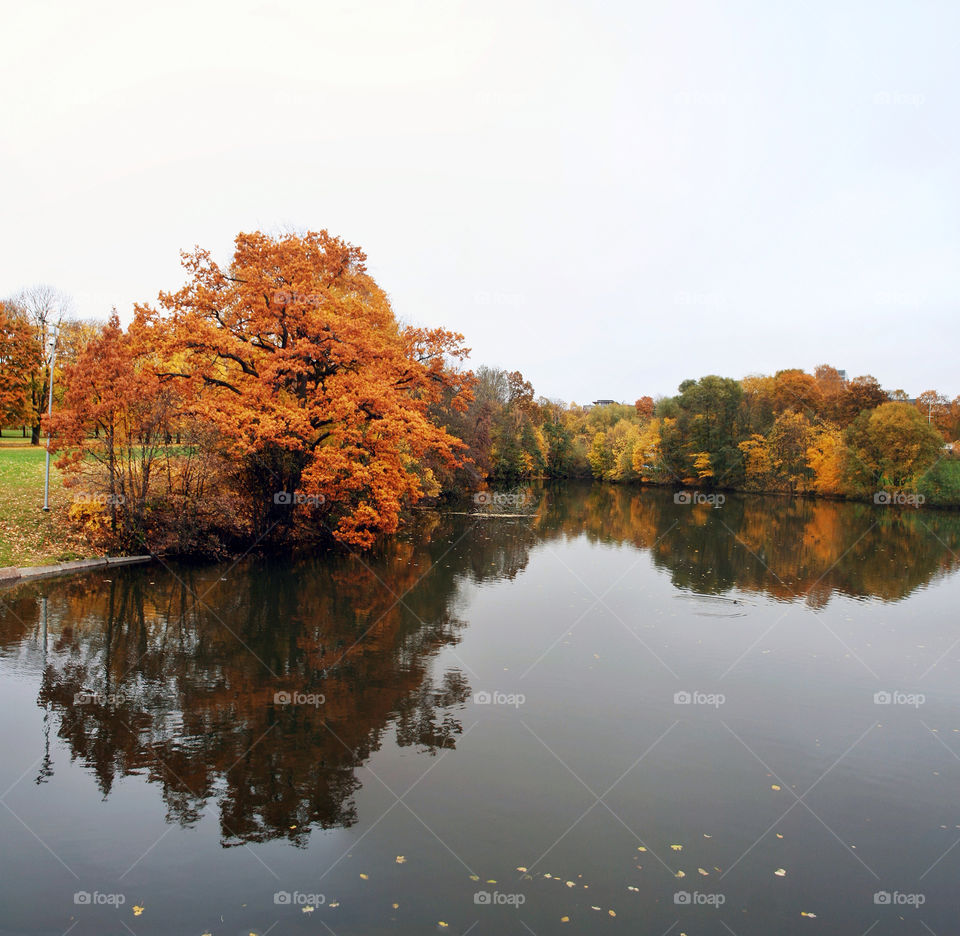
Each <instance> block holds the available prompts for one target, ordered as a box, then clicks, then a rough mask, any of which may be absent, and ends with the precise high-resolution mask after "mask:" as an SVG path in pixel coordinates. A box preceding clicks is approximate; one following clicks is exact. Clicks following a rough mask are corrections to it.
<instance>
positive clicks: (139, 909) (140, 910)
mask: <svg viewBox="0 0 960 936" xmlns="http://www.w3.org/2000/svg"><path fill="white" fill-rule="evenodd" d="M141 913H143V907H141V906H140V904H134V907H133V915H134V916H140V914H141Z"/></svg>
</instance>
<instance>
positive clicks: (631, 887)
mask: <svg viewBox="0 0 960 936" xmlns="http://www.w3.org/2000/svg"><path fill="white" fill-rule="evenodd" d="M627 890H628V891H635V892H636V893H638V894H639V893H640V888H639V887H634V886H633V885H632V884H628V885H627Z"/></svg>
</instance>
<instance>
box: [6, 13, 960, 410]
mask: <svg viewBox="0 0 960 936" xmlns="http://www.w3.org/2000/svg"><path fill="white" fill-rule="evenodd" d="M3 7H4V11H3V28H2V32H0V87H2V92H0V94H2V97H0V102H2V103H0V179H2V189H3V191H2V205H3V222H4V223H3V224H2V225H0V295H5V294H8V293H10V292H13V291H15V290H16V289H18V288H19V287H21V286H26V285H29V284H32V283H35V282H38V281H43V282H49V283H51V284H52V285H54V286H56V287H58V288H59V289H61V290H63V291H65V292H67V293H70V294H72V295H73V297H74V299H75V301H76V306H77V309H78V311H79V312H80V314H82V315H85V316H105V315H106V314H107V313H108V311H109V309H110V307H111V306H113V305H116V306H117V308H118V309H119V310H120V312H121V315H122V316H124V317H125V318H129V314H130V309H131V305H132V303H133V302H134V301H144V300H150V301H152V300H153V299H154V298H155V297H156V294H157V292H158V291H159V290H160V289H167V288H175V287H177V286H178V285H180V284H181V283H182V282H183V278H184V277H183V274H182V272H181V270H180V267H179V255H178V251H179V250H180V248H189V247H192V246H193V245H194V244H200V245H202V246H204V247H207V248H209V249H210V250H211V251H212V252H213V253H214V255H215V256H217V257H218V258H220V259H222V260H223V259H226V258H227V257H228V256H229V254H230V250H231V246H232V240H233V237H234V235H235V234H236V233H237V232H238V231H241V230H253V229H257V228H260V229H263V230H272V229H277V228H278V227H291V226H292V227H297V228H314V229H319V228H322V227H325V228H327V229H328V230H330V231H331V232H332V233H336V234H340V235H342V236H344V237H345V238H347V239H348V240H350V241H352V242H354V243H357V244H360V245H361V246H363V247H364V248H365V250H366V251H367V253H368V255H369V258H370V267H371V270H372V272H373V273H374V275H375V276H376V277H377V279H378V280H379V282H380V283H381V285H382V286H384V288H385V289H387V291H388V292H389V293H390V295H391V297H392V300H393V303H394V308H395V310H396V312H397V314H398V315H399V316H401V317H402V318H404V319H405V320H408V321H415V322H419V323H424V324H431V325H432V324H443V325H445V326H447V327H450V328H454V329H456V330H459V331H462V332H464V333H465V335H466V336H467V340H468V344H469V345H470V346H471V347H472V348H473V349H474V350H473V356H472V360H473V363H474V364H475V365H476V364H481V363H486V364H491V365H497V366H504V367H508V368H510V369H519V370H522V371H523V372H524V374H525V376H527V377H528V378H529V379H530V380H532V381H533V383H534V386H535V387H536V389H537V391H538V392H539V393H542V394H544V395H547V396H551V397H560V398H563V399H566V400H577V401H578V402H583V401H587V400H591V399H594V398H596V397H613V398H617V399H624V400H628V401H632V400H633V399H635V398H636V397H637V396H640V395H642V394H644V393H650V394H652V395H656V394H658V393H672V392H673V391H674V390H675V389H676V385H677V383H678V382H679V381H680V380H682V379H684V378H685V377H698V376H702V375H704V374H708V373H719V374H722V375H725V376H732V377H740V376H743V375H744V374H747V373H755V372H772V371H774V370H776V369H778V368H781V367H789V366H799V367H805V368H807V369H808V370H810V369H812V368H813V367H814V366H815V365H817V364H819V363H823V362H829V363H832V364H835V365H836V366H838V367H845V368H846V369H847V371H848V373H849V374H850V375H851V376H853V375H856V374H861V373H867V372H870V373H873V374H874V375H875V376H876V377H877V378H878V379H879V380H880V381H881V382H882V383H883V385H884V386H886V387H888V388H891V389H892V388H895V387H902V388H903V389H905V390H907V391H908V392H910V393H911V394H913V393H917V392H919V391H922V390H925V389H930V388H935V389H938V390H941V391H943V392H946V393H948V394H949V395H950V396H954V395H956V394H958V393H960V378H958V373H957V365H956V358H957V354H956V350H957V342H956V338H957V335H958V328H960V326H958V324H957V321H958V315H957V313H958V305H960V275H958V271H960V262H958V261H960V234H958V218H960V214H958V206H960V106H958V105H960V56H958V55H957V51H956V49H957V47H956V41H957V36H958V34H960V4H957V3H956V2H953V0H950V2H942V3H935V2H923V0H903V2H899V3H883V2H877V0H869V2H844V0H829V2H820V0H814V2H806V3H791V4H786V3H772V2H769V0H755V2H749V3H746V2H734V0H729V2H728V0H724V2H716V3H708V2H703V0H697V2H684V0H671V2H666V3H664V2H661V0H658V2H649V0H639V2H638V0H632V2H607V3H602V4H601V3H591V2H586V0H581V2H578V3H567V2H558V0H550V2H529V0H510V2H501V0H485V2H484V3H476V2H472V3H467V2H461V0H442V2H436V0H382V2H381V0H374V2H366V0H358V2H351V3H346V2H333V0H319V2H316V0H313V2H302V3H295V2H266V0H264V2H261V0H231V2H228V3H222V4H221V3H210V2H204V0H191V2H189V3H184V2H178V0H172V2H164V3H163V4H155V5H152V8H148V7H147V5H145V4H132V3H129V2H125V3H112V2H111V3H108V2H84V3H75V2H43V0H39V2H34V3H29V4H26V3H24V4H12V3H10V2H5V3H4V4H3Z"/></svg>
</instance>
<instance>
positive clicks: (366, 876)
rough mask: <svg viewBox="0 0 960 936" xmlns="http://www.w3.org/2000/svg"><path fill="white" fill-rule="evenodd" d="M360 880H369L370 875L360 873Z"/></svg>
mask: <svg viewBox="0 0 960 936" xmlns="http://www.w3.org/2000/svg"><path fill="white" fill-rule="evenodd" d="M360 880H361V881H369V880H370V875H369V874H361V875H360Z"/></svg>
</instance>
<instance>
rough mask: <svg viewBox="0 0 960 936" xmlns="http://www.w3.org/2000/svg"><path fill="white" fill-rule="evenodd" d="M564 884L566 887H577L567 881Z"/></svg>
mask: <svg viewBox="0 0 960 936" xmlns="http://www.w3.org/2000/svg"><path fill="white" fill-rule="evenodd" d="M566 884H567V887H576V886H577V885H576V884H575V883H574V882H573V881H567V882H566Z"/></svg>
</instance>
